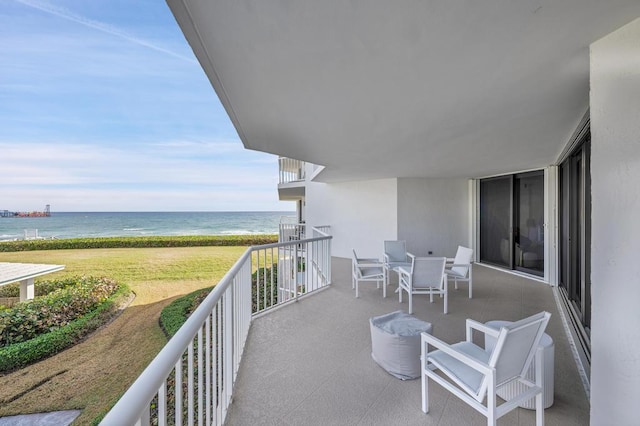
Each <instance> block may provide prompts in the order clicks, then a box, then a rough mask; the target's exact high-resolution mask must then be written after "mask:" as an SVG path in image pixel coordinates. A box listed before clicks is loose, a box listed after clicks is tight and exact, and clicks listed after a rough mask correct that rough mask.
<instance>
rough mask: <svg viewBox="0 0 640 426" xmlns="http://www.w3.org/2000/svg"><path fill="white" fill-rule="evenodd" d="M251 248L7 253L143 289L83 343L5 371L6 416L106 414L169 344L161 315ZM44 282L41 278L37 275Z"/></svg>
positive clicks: (0, 393) (1, 388)
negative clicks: (67, 412) (62, 412)
mask: <svg viewBox="0 0 640 426" xmlns="http://www.w3.org/2000/svg"><path fill="white" fill-rule="evenodd" d="M245 249H246V248H245V247H177V248H132V249H123V248H118V249H86V250H59V251H58V250H52V251H49V250H47V251H30V252H17V253H0V262H34V263H54V264H63V265H66V268H65V270H64V271H61V272H56V273H54V274H50V275H47V276H46V278H47V279H51V278H56V277H63V276H66V275H82V274H85V275H93V276H108V277H110V278H114V279H116V280H118V281H121V282H124V283H126V284H128V285H129V287H130V288H131V289H132V290H133V291H134V292H135V293H136V298H135V300H134V301H133V302H132V304H131V305H130V306H129V307H128V308H127V309H126V310H125V311H124V312H123V313H122V315H120V316H119V317H118V318H117V319H116V320H114V321H113V322H111V323H110V324H109V325H108V326H106V327H103V328H101V329H99V330H98V331H96V332H95V333H94V334H92V335H91V336H90V337H89V338H88V339H86V340H85V341H83V342H82V343H80V344H78V345H76V346H74V347H72V348H70V349H68V350H66V351H63V352H61V353H59V354H57V355H55V356H53V357H51V358H48V359H45V360H43V361H41V362H38V363H36V364H33V365H31V366H28V367H26V368H24V369H21V370H18V371H15V372H13V373H9V374H6V375H1V376H0V417H2V416H9V415H16V414H27V413H36V412H47V411H56V410H69V409H80V410H82V414H81V415H80V416H79V417H78V419H76V421H75V423H74V424H75V425H85V424H92V423H93V422H94V421H95V419H96V418H98V417H100V416H102V415H104V414H105V413H106V412H107V411H108V410H109V408H110V407H111V406H112V405H113V404H115V402H116V401H117V400H118V398H119V397H120V396H121V395H122V394H123V393H124V391H125V390H126V389H127V388H128V387H129V386H130V385H131V383H132V382H133V381H134V380H135V378H136V377H137V376H138V375H139V374H140V373H141V372H142V370H143V369H144V368H145V367H146V365H147V364H148V363H149V362H150V361H151V360H152V359H153V357H154V356H155V355H156V354H157V353H158V352H159V351H160V349H161V348H162V347H163V346H164V344H165V343H166V341H167V340H166V337H165V335H164V333H163V332H162V330H161V328H160V325H159V322H158V318H159V316H160V312H161V311H162V309H163V308H164V307H165V306H166V305H168V304H169V303H170V302H171V301H172V300H174V299H175V298H177V297H178V296H181V295H184V294H187V293H190V292H192V291H195V290H198V289H200V288H205V287H209V286H211V285H213V284H215V283H217V282H218V281H219V280H220V279H221V278H222V277H223V276H224V274H225V273H226V272H227V271H228V269H229V268H230V267H231V266H232V265H233V263H234V262H235V261H236V260H237V259H238V258H239V257H240V255H241V254H242V253H243V252H244V250H245ZM36 286H37V280H36Z"/></svg>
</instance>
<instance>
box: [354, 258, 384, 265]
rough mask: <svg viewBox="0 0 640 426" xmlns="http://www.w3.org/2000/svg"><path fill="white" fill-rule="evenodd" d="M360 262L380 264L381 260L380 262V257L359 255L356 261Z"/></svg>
mask: <svg viewBox="0 0 640 426" xmlns="http://www.w3.org/2000/svg"><path fill="white" fill-rule="evenodd" d="M360 262H366V263H379V264H382V262H380V259H376V258H375V257H359V258H358V263H360Z"/></svg>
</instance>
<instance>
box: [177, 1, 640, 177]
mask: <svg viewBox="0 0 640 426" xmlns="http://www.w3.org/2000/svg"><path fill="white" fill-rule="evenodd" d="M167 1H168V3H169V6H170V7H171V9H172V11H173V14H174V15H175V16H176V19H177V21H178V23H179V24H180V26H181V28H182V31H183V32H184V34H185V36H186V37H187V40H188V41H189V43H190V44H191V46H192V48H193V50H194V52H195V54H196V56H197V58H198V60H199V61H200V63H201V64H202V67H203V68H204V70H205V72H206V74H207V76H208V77H209V79H210V81H211V83H212V85H213V87H214V89H215V90H216V92H217V94H218V96H219V98H220V100H221V101H222V104H223V105H224V107H225V108H226V110H227V112H228V114H229V116H230V118H231V120H232V122H233V124H234V125H235V127H236V129H237V131H238V134H239V136H240V139H241V140H242V142H243V143H244V145H245V147H247V148H249V149H253V150H258V151H265V152H269V153H273V154H278V155H283V156H287V157H291V158H296V159H300V160H305V161H309V162H313V163H316V164H320V165H323V166H326V168H325V170H324V171H323V172H322V174H321V180H325V181H337V180H354V179H371V178H387V177H479V176H487V175H492V174H498V173H504V172H509V171H515V170H523V169H530V168H537V167H543V166H546V165H549V164H552V163H554V161H555V160H556V158H557V156H558V154H559V153H560V151H561V150H562V148H563V146H564V145H565V144H566V143H567V141H568V140H569V138H570V136H571V134H572V133H573V131H574V130H575V128H576V126H577V125H578V123H579V122H580V120H581V118H582V116H583V115H584V113H585V112H586V110H587V108H588V96H589V45H590V43H592V42H594V41H596V40H598V39H599V38H601V37H603V36H605V35H606V34H608V33H610V32H612V31H614V30H616V29H617V28H619V27H621V26H623V25H624V24H626V23H629V22H631V21H632V20H634V19H635V18H637V17H638V16H640V1H638V0H607V1H602V0H563V1H550V0H548V1H544V0H513V1H497V0H487V1H468V0H447V1H445V0H437V1H424V0H416V1H402V2H393V1H382V0H374V1H370V0H369V1H364V0H355V1H348V2H347V1H342V0H340V1H338V0H323V1H317V0H298V1H273V0H264V1H257V0H256V1H238V0H219V1H202V0H167Z"/></svg>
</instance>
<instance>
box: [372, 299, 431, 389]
mask: <svg viewBox="0 0 640 426" xmlns="http://www.w3.org/2000/svg"><path fill="white" fill-rule="evenodd" d="M369 325H370V328H371V357H372V358H373V360H374V361H375V362H376V363H377V364H378V365H379V366H380V367H382V368H383V369H385V370H386V371H387V372H388V373H389V374H391V375H392V376H395V377H397V378H398V379H402V380H407V379H415V378H418V377H420V340H421V338H420V335H421V333H423V332H425V333H429V334H431V330H432V326H431V323H428V322H426V321H422V320H420V319H418V318H416V317H414V316H413V315H409V314H407V313H405V312H403V311H395V312H391V313H389V314H385V315H381V316H378V317H372V318H370V319H369Z"/></svg>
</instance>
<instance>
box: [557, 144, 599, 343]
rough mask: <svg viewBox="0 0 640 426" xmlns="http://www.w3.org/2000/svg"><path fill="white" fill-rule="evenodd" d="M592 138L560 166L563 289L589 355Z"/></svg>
mask: <svg viewBox="0 0 640 426" xmlns="http://www.w3.org/2000/svg"><path fill="white" fill-rule="evenodd" d="M590 146H591V143H590V135H589V134H587V135H586V136H585V138H584V141H583V142H582V143H581V144H580V145H579V146H578V147H577V148H576V149H575V150H574V151H573V153H571V154H570V155H569V157H568V158H567V159H566V160H565V161H564V162H563V163H562V164H561V165H560V167H559V181H560V268H559V288H560V294H561V295H562V296H563V300H564V301H565V303H566V305H567V307H568V310H569V313H570V316H571V318H572V320H573V322H574V324H575V325H576V329H577V331H578V335H579V338H580V340H581V343H582V345H583V347H584V348H585V349H586V351H585V352H586V354H587V356H589V347H590V334H591V333H590V330H591V281H590V270H591V267H590V251H591V200H590V194H591V180H590V174H589V169H590V167H589V160H590Z"/></svg>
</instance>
